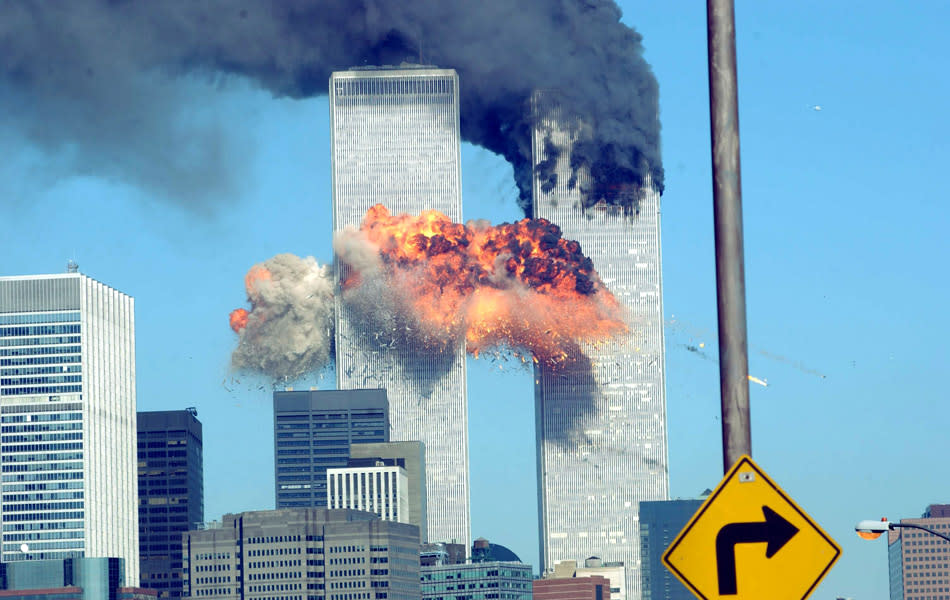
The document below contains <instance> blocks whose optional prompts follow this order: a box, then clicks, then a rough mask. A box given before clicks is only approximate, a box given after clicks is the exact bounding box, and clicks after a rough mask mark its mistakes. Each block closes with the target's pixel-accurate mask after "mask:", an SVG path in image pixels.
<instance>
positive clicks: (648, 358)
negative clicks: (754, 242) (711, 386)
mask: <svg viewBox="0 0 950 600" xmlns="http://www.w3.org/2000/svg"><path fill="white" fill-rule="evenodd" d="M552 101H554V98H553V96H550V95H549V94H547V93H538V94H536V95H535V97H534V102H535V109H536V110H537V109H539V108H542V107H541V106H540V105H539V103H541V102H552ZM543 108H544V110H543V111H538V112H536V114H537V115H541V117H540V118H538V119H537V120H536V123H535V128H534V131H533V135H532V145H533V156H534V159H533V162H534V165H535V166H536V167H537V165H538V164H539V163H541V162H542V161H548V160H552V159H553V160H554V163H553V172H554V173H555V174H556V175H557V178H556V181H550V180H547V181H545V182H544V183H545V184H546V185H545V189H544V190H542V185H541V184H542V182H541V181H540V178H539V176H538V174H537V173H536V175H535V180H534V182H533V183H534V185H533V188H534V189H533V202H534V216H535V217H543V218H545V219H548V220H550V221H552V222H553V223H555V224H556V225H558V226H560V228H561V230H562V232H563V236H564V237H565V238H567V239H572V240H577V241H578V242H580V244H581V248H582V250H583V252H584V254H585V255H586V256H588V257H589V258H590V259H591V260H592V261H593V263H594V267H595V268H596V269H597V272H598V273H599V274H600V277H601V279H602V280H603V282H604V284H605V285H606V287H607V288H608V289H609V290H610V291H611V292H613V294H614V295H615V296H616V297H617V299H618V300H619V301H620V302H621V303H622V304H623V305H624V306H625V307H626V309H627V310H628V311H629V316H630V318H631V323H630V325H631V331H630V334H629V335H628V336H626V337H625V338H624V339H622V340H618V341H614V342H611V343H608V344H602V345H598V346H596V347H594V346H590V347H587V348H585V351H586V355H587V357H588V358H589V359H590V364H589V368H588V366H586V365H585V366H581V367H578V368H567V369H560V370H557V371H553V370H551V369H549V368H546V367H543V366H540V367H538V368H536V370H535V406H536V413H537V443H538V486H539V489H538V506H539V519H540V546H541V562H542V571H544V570H547V569H551V568H553V567H554V565H555V564H557V563H558V562H560V561H562V560H576V561H578V563H580V564H583V561H584V560H585V559H586V558H588V557H591V556H596V557H599V558H601V559H602V561H603V563H605V564H608V563H610V564H613V563H619V562H623V563H624V569H625V573H626V576H625V579H626V595H627V598H631V599H632V598H639V597H640V595H639V589H640V569H639V564H640V524H639V518H638V505H639V502H640V501H641V500H665V499H667V498H668V495H669V473H668V467H667V441H666V392H665V374H664V373H665V349H664V338H663V302H662V275H661V262H660V204H659V193H658V192H657V191H656V190H655V189H654V188H653V186H652V185H650V183H649V181H648V182H646V184H645V185H644V186H643V187H642V188H641V189H639V190H636V191H631V192H630V193H636V194H637V196H638V201H639V203H638V210H637V211H627V212H625V211H624V210H623V209H620V208H619V207H615V206H609V205H606V204H605V203H600V204H596V205H594V206H592V207H588V208H586V209H584V208H583V206H582V196H581V190H582V189H589V184H590V177H589V175H588V174H587V173H585V172H584V171H583V170H581V171H580V172H579V173H577V179H576V181H574V182H571V178H572V171H571V167H570V148H571V146H572V144H573V143H574V142H575V141H576V140H578V139H580V136H584V135H585V134H586V132H585V130H584V127H583V124H577V123H576V119H575V120H574V121H573V122H572V126H571V127H568V126H566V125H565V123H567V122H570V121H567V120H566V119H564V118H562V115H560V114H559V112H558V108H557V106H556V104H548V105H547V106H543ZM546 142H548V143H546ZM550 143H553V146H551V144H550ZM551 147H558V148H561V149H562V150H561V152H560V154H558V155H557V156H548V148H551ZM546 166H547V165H546ZM552 183H553V186H552V185H551V184H552ZM572 183H573V184H574V185H573V186H572V185H571V184H572Z"/></svg>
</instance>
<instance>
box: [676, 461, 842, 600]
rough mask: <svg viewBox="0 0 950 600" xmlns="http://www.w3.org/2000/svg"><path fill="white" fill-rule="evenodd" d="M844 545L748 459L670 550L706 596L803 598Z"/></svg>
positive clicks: (682, 574) (680, 571)
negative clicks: (839, 543)
mask: <svg viewBox="0 0 950 600" xmlns="http://www.w3.org/2000/svg"><path fill="white" fill-rule="evenodd" d="M840 555H841V548H840V547H839V546H838V544H836V543H835V541H834V540H833V539H831V537H830V536H829V535H828V534H827V533H825V532H824V531H822V530H821V527H819V526H818V524H817V523H815V522H814V521H813V520H812V519H811V518H810V517H809V516H808V515H806V514H805V511H803V510H802V509H801V508H799V507H798V505H797V504H795V502H794V501H793V500H792V499H791V498H789V497H788V495H787V494H786V493H785V492H784V491H782V489H781V488H780V487H778V486H777V485H776V484H775V482H773V481H772V480H771V479H769V477H768V475H766V474H765V472H764V471H763V470H762V469H761V468H759V466H758V465H756V464H755V463H754V462H752V459H751V458H749V457H748V456H743V457H742V458H740V459H739V460H738V461H737V462H736V464H735V465H734V466H733V467H732V469H731V470H730V471H729V473H728V474H727V475H726V476H725V477H724V478H723V480H722V482H721V483H720V484H719V487H717V488H716V491H715V492H713V493H712V494H711V495H710V496H709V498H707V499H706V501H705V502H704V503H703V505H702V506H701V507H699V510H698V511H697V512H696V514H695V515H693V518H692V519H690V521H689V523H687V524H686V527H684V528H683V531H681V532H680V534H679V535H678V536H677V537H676V539H675V540H673V543H672V544H670V547H669V548H667V550H666V552H665V553H664V555H663V564H665V565H666V567H667V568H668V569H670V571H672V572H673V574H674V575H676V577H678V578H679V580H680V581H682V582H683V583H684V584H685V585H686V587H687V588H689V589H690V590H691V591H692V592H693V593H694V594H696V595H697V596H698V597H699V598H702V599H703V600H720V599H723V600H725V599H728V600H753V599H754V600H762V599H763V598H768V599H769V600H802V599H804V598H806V597H808V595H809V594H811V593H812V591H814V589H815V587H816V586H817V585H818V582H819V581H821V579H822V578H823V577H824V576H825V574H827V573H828V571H829V570H830V569H831V566H832V565H833V564H834V563H835V561H836V560H838V557H839V556H840Z"/></svg>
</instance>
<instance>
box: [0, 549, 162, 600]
mask: <svg viewBox="0 0 950 600" xmlns="http://www.w3.org/2000/svg"><path fill="white" fill-rule="evenodd" d="M0 598H9V599H11V600H12V599H23V600H27V599H31V600H103V599H105V598H109V599H115V600H152V599H154V598H157V596H156V595H155V591H154V590H147V589H142V588H134V587H126V586H125V561H124V560H122V559H121V558H65V559H63V560H31V561H21V562H14V563H0Z"/></svg>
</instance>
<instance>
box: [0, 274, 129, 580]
mask: <svg viewBox="0 0 950 600" xmlns="http://www.w3.org/2000/svg"><path fill="white" fill-rule="evenodd" d="M133 310H134V302H133V300H132V298H131V297H130V296H128V295H126V294H123V293H122V292H119V291H118V290H115V289H112V288H110V287H109V286H106V285H104V284H102V283H99V282H98V281H95V280H94V279H91V278H89V277H87V276H85V275H82V274H80V273H78V272H70V273H64V274H59V275H33V276H24V277H0V413H2V417H0V420H2V453H0V463H2V469H3V475H2V477H3V478H2V483H0V486H2V495H0V523H2V534H0V537H2V545H3V546H2V554H0V558H2V561H3V562H15V561H22V560H61V559H64V558H79V557H117V558H121V559H123V560H124V561H125V569H126V579H127V583H128V584H129V585H131V586H137V585H138V581H139V576H138V574H139V569H138V546H139V545H138V518H137V515H138V512H137V498H138V492H137V488H138V479H137V473H136V463H135V439H136V433H135V429H136V420H135V321H134V315H133Z"/></svg>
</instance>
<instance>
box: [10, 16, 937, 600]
mask: <svg viewBox="0 0 950 600" xmlns="http://www.w3.org/2000/svg"><path fill="white" fill-rule="evenodd" d="M829 4H831V5H830V6H829ZM621 5H622V8H623V10H624V21H625V22H626V23H628V24H630V25H632V26H634V27H635V28H636V29H637V30H638V31H639V32H640V33H641V34H642V35H643V38H644V42H643V43H644V46H645V48H646V54H645V56H646V58H647V60H648V61H649V62H650V63H651V64H652V66H653V69H654V72H655V74H656V76H657V79H658V80H659V84H660V107H661V120H662V126H663V142H662V144H663V157H664V165H665V169H666V186H667V187H666V192H665V194H664V196H663V199H662V202H663V217H662V218H663V221H662V222H663V230H662V241H663V276H664V313H665V315H664V316H665V318H666V320H667V327H666V335H667V350H668V353H667V405H668V430H669V450H670V484H671V491H672V495H673V496H674V497H692V496H695V495H697V494H698V493H699V492H701V491H702V490H703V489H705V488H712V487H714V486H715V485H716V483H717V482H718V481H719V479H720V478H721V476H722V467H721V451H720V437H719V436H720V422H719V400H718V394H719V388H718V370H717V364H716V363H715V362H714V361H713V360H709V359H707V358H704V357H703V356H700V355H699V354H696V353H694V352H691V351H689V350H688V349H687V348H686V346H689V345H698V344H699V343H704V344H705V347H704V350H706V351H707V354H708V356H709V357H710V358H712V357H715V340H716V333H715V332H716V303H715V279H714V278H715V270H714V258H713V256H714V255H713V241H712V234H713V229H712V201H711V176H710V166H709V163H710V159H709V133H708V132H709V124H708V104H707V79H706V40H705V13H704V11H703V10H702V8H701V6H698V5H696V4H695V3H686V2H672V3H650V4H648V3H643V2H633V1H631V2H623V3H621ZM947 22H950V8H948V7H947V6H946V5H944V4H943V3H938V2H917V3H912V4H906V5H905V4H898V3H893V2H868V3H857V2H839V3H823V2H797V3H779V2H739V3H738V6H737V32H738V61H739V99H740V126H741V136H742V137H741V144H742V169H743V173H742V174H743V199H744V218H745V250H746V286H747V294H748V299H747V302H748V331H749V341H750V371H751V374H752V375H754V376H756V377H759V378H762V379H765V380H767V381H768V383H769V385H768V387H762V386H759V385H754V384H753V385H752V387H751V393H752V419H753V420H752V426H753V429H752V438H753V454H754V458H755V459H756V461H757V462H758V463H759V464H760V465H761V466H762V467H763V468H764V469H765V470H766V471H767V472H768V473H769V474H770V475H771V476H772V477H773V479H775V480H776V481H777V482H778V483H779V485H781V486H783V487H784V489H785V490H786V491H787V492H788V493H789V494H790V495H791V497H792V498H794V499H795V500H796V501H797V502H798V503H799V504H800V505H801V506H802V507H803V508H804V509H805V510H806V511H807V512H809V513H810V514H811V515H812V516H813V517H814V518H815V520H817V522H818V523H819V524H820V525H822V526H823V527H824V528H825V529H826V530H827V531H828V532H829V533H830V534H831V535H832V537H834V538H835V539H836V540H837V541H838V543H839V544H840V545H841V546H842V547H843V549H844V554H843V556H842V558H841V560H840V561H839V563H838V565H837V566H836V567H835V568H834V569H833V570H832V572H831V573H830V574H829V575H828V577H827V578H826V580H825V581H824V583H822V585H821V586H820V587H819V588H818V590H817V591H816V593H815V596H814V597H816V598H834V597H837V596H847V597H854V598H859V599H861V600H871V599H884V598H886V597H887V558H886V549H885V544H884V542H883V541H878V542H877V543H871V542H865V541H861V540H859V539H858V538H857V537H856V536H855V535H854V534H853V530H852V527H853V524H854V523H855V522H856V521H858V520H860V519H864V518H879V517H881V516H888V517H890V518H900V517H914V516H919V514H920V513H921V512H922V511H923V509H924V507H925V506H926V505H927V504H929V503H940V502H950V483H948V480H947V477H946V473H947V468H946V457H947V456H948V455H950V437H948V436H947V434H946V426H945V424H946V423H947V422H948V417H950V408H948V406H947V403H946V400H947V392H946V388H944V385H945V382H944V378H943V376H944V374H945V373H946V371H947V369H946V366H945V363H946V362H947V359H948V357H950V352H948V350H947V348H948V345H947V344H948V341H950V327H948V318H947V314H946V307H947V305H948V304H950V291H948V285H947V282H946V273H947V268H946V265H945V262H946V260H947V258H948V257H950V243H948V241H947V240H948V236H947V235H946V231H947V228H948V225H950V210H948V209H947V206H946V200H947V189H948V186H947V184H946V180H945V179H944V174H945V169H946V164H947V163H948V160H950V148H948V144H947V137H948V134H950V120H948V116H947V111H946V99H947V98H948V97H950V84H948V77H947V75H946V66H945V62H946V60H947V58H948V52H947V49H946V44H945V42H944V38H945V24H946V23H947ZM461 85H462V89H463V93H464V87H465V82H464V81H462V82H461ZM179 86H180V93H181V94H183V95H184V96H185V97H187V98H188V99H189V101H188V104H187V107H188V109H187V110H186V111H184V112H183V113H182V114H181V115H179V118H180V119H181V120H182V121H181V122H182V123H184V124H188V125H190V126H195V127H200V128H203V129H205V130H207V131H214V132H216V133H217V134H218V135H219V138H220V140H221V152H222V156H224V157H225V159H226V160H227V164H228V165H230V173H231V176H230V179H229V181H230V187H228V188H226V189H225V190H224V191H223V192H222V193H221V194H220V196H221V197H220V198H219V199H218V200H217V201H216V202H214V203H213V204H202V205H201V207H200V208H195V207H194V205H193V204H192V203H191V202H190V199H189V198H187V197H179V198H176V199H175V200H174V201H172V202H169V201H168V199H165V198H161V197H157V196H155V195H154V194H153V193H152V192H151V191H150V190H149V189H143V188H137V187H135V186H133V185H131V184H129V183H128V182H125V181H122V180H120V179H116V178H114V177H113V176H112V174H110V173H105V172H96V171H94V170H92V171H90V170H88V169H86V170H84V171H83V172H82V173H77V172H76V171H75V170H74V169H72V168H71V165H72V164H74V163H75V158H76V157H75V155H74V154H71V153H75V152H76V149H75V148H71V147H70V146H69V145H68V144H66V145H63V146H62V147H60V148H58V149H57V151H56V153H55V155H51V154H48V153H44V152H42V151H40V150H39V149H37V148H36V147H33V146H30V144H29V143H28V142H27V141H26V140H24V139H22V138H18V137H16V136H14V135H13V134H12V133H10V131H11V129H10V128H9V127H5V126H4V123H3V120H2V119H3V117H0V133H2V134H3V135H2V136H0V155H2V156H3V157H4V158H3V162H4V164H3V166H2V167H0V198H2V199H0V208H2V212H0V227H2V230H3V241H4V243H3V250H2V252H0V275H18V274H30V273H48V272H59V271H62V270H63V269H64V268H65V264H66V261H67V259H74V260H76V261H77V262H78V263H79V265H80V268H81V270H82V271H83V272H84V273H86V274H88V275H90V276H92V277H94V278H96V279H98V280H100V281H103V282H105V283H107V284H109V285H112V286H114V287H116V288H118V289H121V290H123V291H125V292H127V293H129V294H131V295H133V296H134V297H135V299H136V338H137V345H136V348H137V355H138V356H137V375H138V403H139V408H140V409H141V410H159V409H178V408H184V407H186V406H195V407H197V408H198V412H199V419H200V420H201V421H202V422H203V423H204V431H205V493H206V504H205V508H206V510H205V512H206V518H207V519H209V520H210V519H214V518H220V516H221V515H222V514H223V513H225V512H234V511H241V510H249V509H263V508H271V507H273V501H274V500H273V446H272V443H273V439H272V432H271V421H272V416H271V394H270V391H271V390H270V388H269V386H268V385H267V383H266V382H264V381H258V380H256V379H253V378H244V377H241V376H235V375H234V374H233V373H230V372H229V370H228V357H229V353H230V351H231V349H232V348H233V345H234V342H235V338H234V336H233V334H232V333H231V331H230V330H229V329H228V326H227V314H228V311H230V310H231V309H232V308H235V307H238V306H242V305H243V301H244V291H243V285H242V278H243V275H244V273H245V272H246V270H247V269H248V267H250V266H251V265H252V264H254V263H256V262H260V261H262V260H264V259H266V258H269V257H271V256H273V255H274V254H277V253H280V252H293V253H296V254H299V255H313V256H315V257H316V258H317V259H318V260H320V261H323V262H325V261H328V260H329V259H330V229H331V217H330V182H329V169H330V165H329V138H328V133H327V128H328V109H327V105H326V101H325V99H323V98H316V99H309V100H289V99H275V98H274V97H272V96H271V95H270V94H268V93H266V92H263V91H260V90H258V89H255V88H254V87H253V86H252V85H251V84H249V83H247V82H244V81H241V80H238V79H234V78H207V77H204V78H195V79H192V80H188V81H183V82H180V83H179ZM819 107H820V110H819V109H818V108H819ZM7 125H9V123H7ZM129 152H130V153H134V152H135V149H134V148H130V149H129ZM169 152H181V153H182V155H183V156H184V157H185V158H187V156H188V155H187V149H178V148H169ZM462 159H463V165H462V177H463V186H464V187H463V202H464V214H465V217H466V218H467V219H473V218H484V219H488V220H490V221H492V222H496V223H497V222H500V221H510V220H513V219H517V218H520V216H521V214H520V212H519V209H518V208H517V206H516V205H515V196H516V192H515V188H514V184H513V181H512V177H511V169H510V167H508V165H507V164H506V163H504V161H502V160H501V159H500V158H498V157H496V156H494V155H491V154H490V153H488V152H486V151H484V150H481V149H478V148H474V147H472V146H469V145H465V146H463V149H462ZM302 383H303V385H320V386H322V387H327V386H330V385H332V377H329V376H323V377H322V378H320V377H319V376H317V375H315V376H314V377H312V378H311V379H309V380H308V381H306V382H302ZM469 404H470V409H469V410H470V418H469V423H470V442H471V451H470V454H471V483H472V522H473V531H472V534H473V536H474V537H478V536H484V537H487V538H489V539H491V540H493V541H496V542H498V543H502V544H504V545H506V546H509V547H511V548H512V549H513V550H515V551H516V552H517V553H518V554H519V555H520V556H521V557H522V559H523V560H525V561H526V562H530V563H532V564H533V565H535V566H537V564H538V560H537V554H538V550H537V525H536V523H537V507H536V487H535V486H536V476H535V459H534V452H535V443H534V423H533V419H534V407H533V390H532V379H531V375H530V373H528V372H527V371H516V372H507V371H506V372H500V371H498V370H497V366H495V365H492V364H491V363H488V362H486V361H470V388H469ZM236 484H237V485H236Z"/></svg>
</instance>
